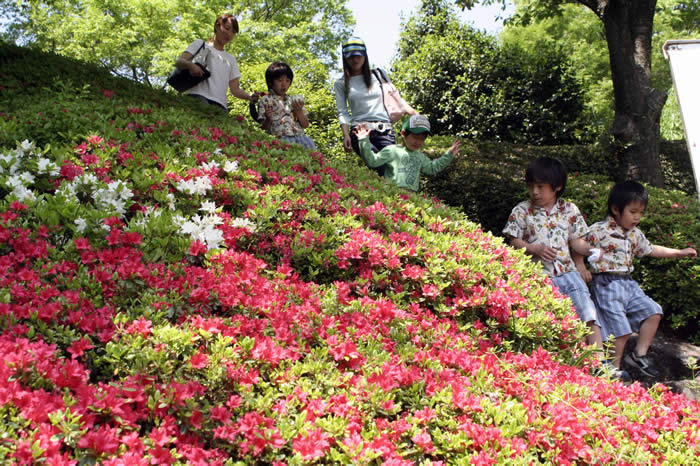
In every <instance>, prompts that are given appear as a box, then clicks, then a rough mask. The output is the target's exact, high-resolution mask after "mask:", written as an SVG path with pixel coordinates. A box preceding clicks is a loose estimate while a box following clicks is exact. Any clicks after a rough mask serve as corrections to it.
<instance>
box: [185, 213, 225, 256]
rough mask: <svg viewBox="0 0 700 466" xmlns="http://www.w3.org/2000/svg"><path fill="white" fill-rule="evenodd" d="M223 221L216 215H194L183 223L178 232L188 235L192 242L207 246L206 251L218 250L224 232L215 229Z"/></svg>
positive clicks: (222, 240)
mask: <svg viewBox="0 0 700 466" xmlns="http://www.w3.org/2000/svg"><path fill="white" fill-rule="evenodd" d="M223 222H224V221H223V220H222V218H221V217H219V216H218V215H216V214H207V215H204V216H203V217H200V216H199V215H195V216H194V217H192V218H191V219H190V220H185V221H183V223H182V225H181V226H180V232H182V233H183V234H185V235H190V237H191V238H192V239H193V240H199V241H201V242H203V243H204V244H206V245H207V249H208V250H210V251H211V250H212V249H219V248H220V247H221V245H222V244H223V242H224V232H223V231H221V230H219V229H218V228H216V226H217V225H221V224H222V223H223Z"/></svg>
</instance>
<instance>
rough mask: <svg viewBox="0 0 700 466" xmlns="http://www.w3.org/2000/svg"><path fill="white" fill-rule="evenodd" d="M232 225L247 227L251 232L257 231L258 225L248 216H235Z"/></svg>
mask: <svg viewBox="0 0 700 466" xmlns="http://www.w3.org/2000/svg"><path fill="white" fill-rule="evenodd" d="M231 226H232V227H235V228H245V229H246V230H248V231H249V232H251V233H255V231H256V230H257V227H256V226H255V223H253V222H251V221H250V220H248V219H247V218H234V219H231Z"/></svg>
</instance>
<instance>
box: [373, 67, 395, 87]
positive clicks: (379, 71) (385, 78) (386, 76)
mask: <svg viewBox="0 0 700 466" xmlns="http://www.w3.org/2000/svg"><path fill="white" fill-rule="evenodd" d="M375 69H376V70H377V73H378V74H379V76H381V79H382V80H384V82H385V83H390V82H391V79H389V76H388V75H387V74H386V71H384V70H383V69H381V68H375ZM377 79H379V78H377Z"/></svg>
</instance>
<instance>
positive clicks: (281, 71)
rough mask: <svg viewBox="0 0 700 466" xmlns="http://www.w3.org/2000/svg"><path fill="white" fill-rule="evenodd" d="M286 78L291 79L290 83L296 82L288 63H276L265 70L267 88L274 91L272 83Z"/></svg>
mask: <svg viewBox="0 0 700 466" xmlns="http://www.w3.org/2000/svg"><path fill="white" fill-rule="evenodd" d="M282 76H286V77H288V78H289V82H292V81H293V80H294V72H293V71H292V69H291V68H290V67H289V65H287V64H286V63H282V62H280V61H276V62H274V63H273V64H271V65H270V66H268V67H267V69H266V70H265V82H266V83H267V88H268V89H272V83H273V82H274V81H275V79H278V78H281V77H282Z"/></svg>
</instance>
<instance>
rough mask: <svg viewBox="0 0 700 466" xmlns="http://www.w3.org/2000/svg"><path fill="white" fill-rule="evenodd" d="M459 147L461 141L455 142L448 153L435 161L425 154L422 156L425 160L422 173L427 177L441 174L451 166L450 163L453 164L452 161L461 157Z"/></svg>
mask: <svg viewBox="0 0 700 466" xmlns="http://www.w3.org/2000/svg"><path fill="white" fill-rule="evenodd" d="M459 146H460V142H459V140H455V142H453V143H452V146H451V147H450V148H449V149H448V150H447V152H445V153H444V154H442V155H441V156H440V157H438V158H437V159H435V160H430V159H429V158H428V157H427V156H426V155H425V154H422V155H423V158H422V163H421V171H422V172H424V173H425V174H426V175H435V174H437V173H440V172H441V171H443V170H444V169H445V167H447V166H448V165H449V164H450V162H452V159H454V158H455V157H456V156H457V155H459Z"/></svg>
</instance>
